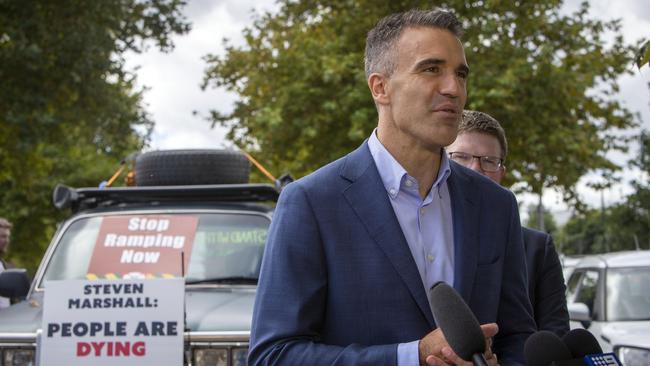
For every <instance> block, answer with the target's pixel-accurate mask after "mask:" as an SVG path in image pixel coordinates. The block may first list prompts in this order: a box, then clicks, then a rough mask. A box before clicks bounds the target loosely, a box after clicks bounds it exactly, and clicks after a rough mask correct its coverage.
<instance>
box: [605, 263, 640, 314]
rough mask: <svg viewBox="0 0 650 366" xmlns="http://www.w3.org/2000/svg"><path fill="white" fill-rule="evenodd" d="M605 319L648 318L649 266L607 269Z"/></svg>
mask: <svg viewBox="0 0 650 366" xmlns="http://www.w3.org/2000/svg"><path fill="white" fill-rule="evenodd" d="M607 320H609V321H624V320H650V267H642V268H638V267H637V268H617V269H609V271H608V272H607Z"/></svg>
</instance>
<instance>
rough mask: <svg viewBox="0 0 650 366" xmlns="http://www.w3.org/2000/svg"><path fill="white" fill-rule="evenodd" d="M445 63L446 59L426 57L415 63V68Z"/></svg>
mask: <svg viewBox="0 0 650 366" xmlns="http://www.w3.org/2000/svg"><path fill="white" fill-rule="evenodd" d="M445 63H446V61H445V60H443V59H441V58H427V59H424V60H422V61H420V62H418V63H417V64H415V69H416V70H420V69H424V68H426V67H429V66H437V65H444V64H445Z"/></svg>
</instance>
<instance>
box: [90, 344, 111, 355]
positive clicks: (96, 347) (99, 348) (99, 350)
mask: <svg viewBox="0 0 650 366" xmlns="http://www.w3.org/2000/svg"><path fill="white" fill-rule="evenodd" d="M105 343H106V342H90V344H91V345H92V346H93V349H94V350H95V356H101V355H102V348H104V344H105ZM109 343H110V342H109Z"/></svg>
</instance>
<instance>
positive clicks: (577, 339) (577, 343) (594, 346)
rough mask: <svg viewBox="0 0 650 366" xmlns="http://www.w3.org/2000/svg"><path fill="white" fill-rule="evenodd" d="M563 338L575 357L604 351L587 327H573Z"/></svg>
mask: <svg viewBox="0 0 650 366" xmlns="http://www.w3.org/2000/svg"><path fill="white" fill-rule="evenodd" d="M562 340H563V341H564V344H566V346H567V347H568V348H569V351H570V352H571V355H572V356H573V357H574V358H579V357H584V356H586V355H593V354H596V353H603V349H602V348H600V344H598V341H597V340H596V337H594V336H593V334H591V333H590V332H589V331H588V330H586V329H582V328H577V329H573V330H571V331H570V332H569V333H567V334H565V335H564V337H562Z"/></svg>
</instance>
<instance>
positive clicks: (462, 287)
mask: <svg viewBox="0 0 650 366" xmlns="http://www.w3.org/2000/svg"><path fill="white" fill-rule="evenodd" d="M447 184H448V187H449V196H450V197H451V204H452V205H451V209H452V217H453V219H452V220H453V225H454V288H455V289H456V291H458V293H459V294H460V295H461V296H462V297H463V299H464V300H465V302H466V303H469V301H470V296H471V293H472V287H473V286H474V276H475V274H476V266H477V263H478V254H479V245H480V242H479V238H478V231H479V224H480V222H479V214H478V213H479V205H480V197H479V196H478V195H477V193H476V190H475V189H474V187H473V184H472V177H470V176H469V175H467V174H466V173H465V172H464V171H463V168H461V167H460V166H459V165H458V164H456V163H454V162H451V175H450V176H449V179H448V180H447Z"/></svg>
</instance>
